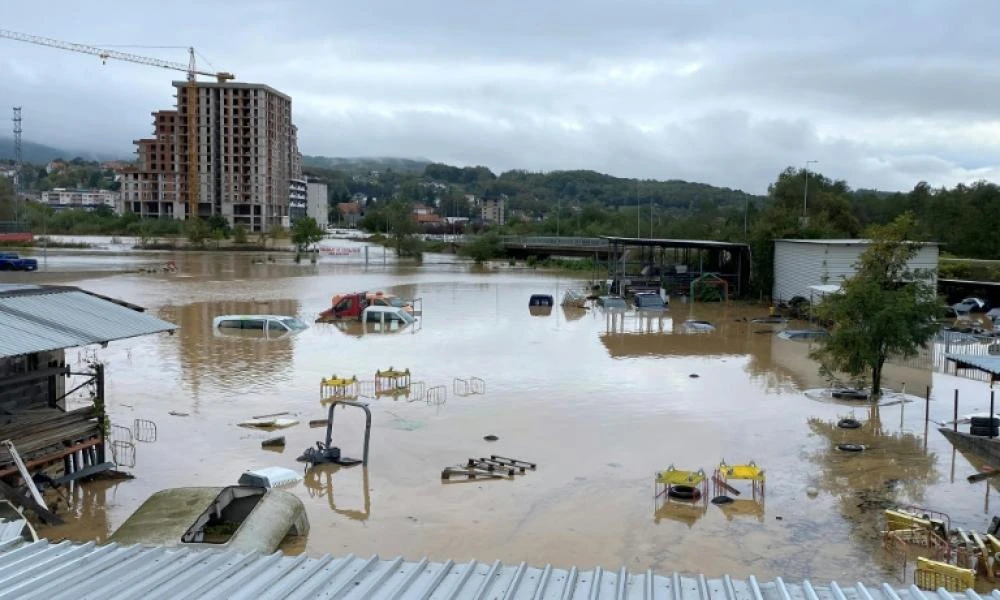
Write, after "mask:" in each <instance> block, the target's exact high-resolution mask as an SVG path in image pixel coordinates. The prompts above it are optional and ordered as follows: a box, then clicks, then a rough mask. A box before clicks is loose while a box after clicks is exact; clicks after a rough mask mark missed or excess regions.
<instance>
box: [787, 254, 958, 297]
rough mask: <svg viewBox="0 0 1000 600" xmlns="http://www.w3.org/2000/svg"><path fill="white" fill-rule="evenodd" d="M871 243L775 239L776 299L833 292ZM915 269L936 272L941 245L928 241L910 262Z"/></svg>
mask: <svg viewBox="0 0 1000 600" xmlns="http://www.w3.org/2000/svg"><path fill="white" fill-rule="evenodd" d="M870 246H871V240H857V239H846V240H788V239H785V240H775V241H774V288H773V290H772V297H773V299H774V300H776V301H786V302H787V301H788V300H791V299H792V298H794V297H796V296H801V297H802V298H805V299H806V300H810V296H814V297H815V296H816V295H817V294H819V295H821V294H824V293H829V291H831V290H834V289H836V288H837V287H839V286H840V284H841V283H843V281H844V280H845V279H847V278H849V277H851V276H853V275H854V274H855V272H857V264H858V259H859V258H860V257H861V254H862V253H863V252H864V251H865V250H867V249H868V248H869V247H870ZM907 266H908V267H909V268H910V269H911V270H918V269H920V270H927V271H930V272H931V273H933V274H934V277H935V280H934V285H935V287H936V285H937V280H936V273H937V266H938V244H936V243H924V244H922V245H921V246H920V250H919V251H918V252H917V254H916V256H914V257H913V258H912V259H910V262H909V263H908V265H907ZM810 301H812V300H810Z"/></svg>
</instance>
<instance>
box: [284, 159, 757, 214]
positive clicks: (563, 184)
mask: <svg viewBox="0 0 1000 600" xmlns="http://www.w3.org/2000/svg"><path fill="white" fill-rule="evenodd" d="M303 164H304V167H303V168H304V171H305V172H306V173H307V174H311V175H316V176H320V177H322V178H323V179H325V180H327V181H328V182H329V183H330V184H331V186H330V188H331V200H332V201H334V202H340V201H345V200H346V199H347V198H348V197H349V196H351V195H353V194H355V193H362V194H365V195H366V196H369V197H375V198H379V199H385V198H393V197H396V198H399V197H402V199H404V200H407V201H411V202H418V201H419V202H427V203H434V202H438V203H439V201H440V200H442V199H447V198H449V197H452V198H453V197H455V196H464V195H466V194H472V195H476V196H487V197H489V196H499V195H500V194H504V195H506V197H507V199H508V207H509V208H511V209H513V210H517V211H523V213H525V214H526V215H529V216H542V215H545V214H547V213H548V212H549V211H550V210H551V209H552V208H553V207H555V206H556V205H558V204H563V205H564V206H567V207H570V206H575V207H584V206H599V207H604V208H611V207H624V206H634V205H635V204H636V203H639V204H643V205H649V204H650V203H651V202H652V203H653V204H655V205H656V206H657V207H659V209H660V210H667V211H669V210H671V209H680V210H690V209H693V208H696V207H699V206H713V207H717V208H718V207H727V206H739V207H743V206H744V205H745V204H746V203H747V202H748V201H749V202H751V203H753V202H757V201H762V200H763V197H760V196H753V195H751V194H747V193H745V192H742V191H740V190H732V189H729V188H721V187H715V186H712V185H708V184H704V183H692V182H688V181H681V180H677V179H671V180H667V181H658V180H652V179H644V180H636V179H626V178H622V177H614V176H612V175H605V174H603V173H598V172H596V171H585V170H578V171H551V172H547V173H542V172H531V171H525V170H511V171H506V172H503V173H500V174H499V175H497V174H495V173H493V171H491V170H490V169H488V168H487V167H483V166H475V167H456V166H452V165H446V164H441V163H429V164H427V163H423V166H422V168H420V169H419V170H418V169H417V166H418V165H421V162H420V161H415V160H408V159H367V158H366V159H331V158H326V157H308V159H307V160H305V161H304V162H303Z"/></svg>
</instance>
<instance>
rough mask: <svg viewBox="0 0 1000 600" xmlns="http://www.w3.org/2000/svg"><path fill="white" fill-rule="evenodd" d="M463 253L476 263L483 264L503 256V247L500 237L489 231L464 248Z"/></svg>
mask: <svg viewBox="0 0 1000 600" xmlns="http://www.w3.org/2000/svg"><path fill="white" fill-rule="evenodd" d="M461 252H462V254H464V255H465V256H468V257H469V258H471V259H472V260H474V261H476V263H480V264H481V263H484V262H486V261H487V260H489V259H491V258H496V257H498V256H501V255H502V254H503V246H502V245H501V244H500V236H499V235H497V233H496V232H495V231H488V232H486V233H484V234H483V235H480V236H478V237H476V239H474V240H473V241H472V242H471V243H469V244H466V245H465V246H462V248H461Z"/></svg>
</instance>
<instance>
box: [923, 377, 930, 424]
mask: <svg viewBox="0 0 1000 600" xmlns="http://www.w3.org/2000/svg"><path fill="white" fill-rule="evenodd" d="M930 420H931V386H927V395H926V396H925V397H924V424H927V422H928V421H930Z"/></svg>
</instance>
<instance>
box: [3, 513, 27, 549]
mask: <svg viewBox="0 0 1000 600" xmlns="http://www.w3.org/2000/svg"><path fill="white" fill-rule="evenodd" d="M22 531H24V519H3V518H0V543H3V542H6V541H7V540H19V539H21V532H22Z"/></svg>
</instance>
